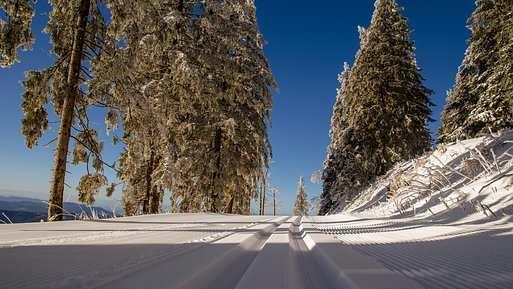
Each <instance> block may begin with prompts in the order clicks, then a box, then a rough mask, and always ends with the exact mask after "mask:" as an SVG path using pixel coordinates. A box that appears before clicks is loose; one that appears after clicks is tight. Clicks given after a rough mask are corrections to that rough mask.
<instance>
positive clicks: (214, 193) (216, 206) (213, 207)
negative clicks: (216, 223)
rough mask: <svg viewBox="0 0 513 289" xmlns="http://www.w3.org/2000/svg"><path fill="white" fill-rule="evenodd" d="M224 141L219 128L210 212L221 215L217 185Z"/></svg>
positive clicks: (215, 138) (215, 147) (216, 136)
mask: <svg viewBox="0 0 513 289" xmlns="http://www.w3.org/2000/svg"><path fill="white" fill-rule="evenodd" d="M222 139H223V132H222V130H221V128H218V129H217V130H216V135H215V137H214V145H213V149H214V155H215V156H216V163H215V171H214V172H213V174H212V180H211V183H210V188H211V191H210V197H211V202H212V204H211V206H210V211H211V212H212V213H219V202H220V200H219V192H218V191H217V186H216V183H217V181H218V179H219V176H220V174H221V145H222Z"/></svg>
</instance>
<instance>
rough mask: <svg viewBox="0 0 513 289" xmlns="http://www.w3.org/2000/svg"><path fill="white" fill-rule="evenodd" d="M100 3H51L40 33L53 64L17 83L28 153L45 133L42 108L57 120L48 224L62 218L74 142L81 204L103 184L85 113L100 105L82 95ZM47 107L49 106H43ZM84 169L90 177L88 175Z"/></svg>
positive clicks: (101, 22) (97, 41) (100, 23)
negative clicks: (79, 168)
mask: <svg viewBox="0 0 513 289" xmlns="http://www.w3.org/2000/svg"><path fill="white" fill-rule="evenodd" d="M102 3H103V2H102V1H100V0H92V1H90V0H73V1H69V0H52V1H50V4H51V5H52V11H51V12H50V15H49V22H48V25H47V27H46V29H45V32H46V33H48V34H50V40H51V42H52V45H53V46H52V52H53V54H54V55H55V58H56V60H55V62H54V63H53V64H52V65H51V66H50V67H48V68H46V69H43V70H40V71H29V72H27V73H26V79H25V80H24V81H23V85H24V88H25V91H24V94H23V101H22V110H23V114H24V116H23V119H22V132H23V135H24V136H25V140H26V144H27V146H28V147H29V148H33V147H35V146H36V145H37V144H38V142H39V140H40V138H41V137H42V135H43V133H44V132H45V131H46V130H47V129H48V112H47V109H48V108H50V107H51V108H53V111H54V113H55V115H57V117H58V118H59V123H60V125H59V132H58V136H57V137H56V138H55V140H57V148H56V152H55V161H54V171H53V177H52V187H51V191H50V200H49V219H50V220H59V219H61V218H62V198H63V191H64V180H65V173H66V163H67V155H68V150H69V148H68V147H69V145H70V140H74V141H73V142H72V143H73V145H74V148H73V149H72V150H73V160H72V162H73V164H80V163H84V164H85V165H86V168H87V173H86V175H85V176H84V177H82V179H81V181H80V183H79V185H78V187H77V190H78V192H79V197H80V200H81V201H84V202H85V203H88V204H90V203H92V202H94V194H96V193H97V192H98V190H99V189H100V187H101V186H103V185H106V184H107V182H106V179H105V177H104V176H103V166H104V164H105V163H104V162H103V160H102V157H101V153H102V150H103V143H102V142H101V141H100V140H99V137H98V133H97V131H96V128H93V127H91V124H90V121H89V117H88V114H89V112H88V111H89V109H90V108H91V107H92V106H97V105H101V106H103V104H102V100H101V99H96V98H94V95H91V94H90V93H88V89H87V84H88V83H87V80H89V79H90V78H91V73H90V71H89V68H90V65H89V64H90V62H91V61H92V60H94V59H96V58H97V57H99V56H100V55H101V54H102V52H103V50H102V46H103V42H104V40H103V39H104V32H105V29H106V24H105V19H104V16H103V15H102V7H101V5H102ZM49 104H51V106H49ZM90 167H92V169H94V172H92V171H90Z"/></svg>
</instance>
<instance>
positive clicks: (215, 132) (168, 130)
mask: <svg viewBox="0 0 513 289" xmlns="http://www.w3.org/2000/svg"><path fill="white" fill-rule="evenodd" d="M109 8H110V10H111V12H112V22H111V24H110V27H109V30H108V35H109V39H108V41H107V44H106V45H107V46H108V47H110V48H111V50H112V51H113V53H111V54H110V55H108V56H105V57H102V58H101V59H99V61H98V62H95V63H93V70H94V73H95V75H96V76H97V77H96V78H95V79H94V81H93V82H91V87H92V89H91V92H92V93H93V94H95V95H97V97H98V98H104V97H105V98H106V99H108V102H109V103H112V105H114V106H116V107H118V108H119V109H120V110H121V113H122V116H121V119H122V123H123V128H124V130H125V135H124V137H123V141H124V142H125V144H126V149H125V152H124V154H123V156H122V160H121V163H122V165H121V173H120V177H121V179H122V180H123V181H124V182H125V188H124V195H125V197H124V200H126V202H127V203H126V204H125V207H126V208H127V209H129V210H130V212H132V213H137V212H143V213H144V212H145V210H144V207H145V205H144V204H145V203H148V202H150V203H151V201H149V200H148V198H154V199H156V197H157V195H158V196H162V192H163V190H169V191H170V192H171V193H172V197H171V204H172V208H173V211H184V212H198V211H212V212H223V211H224V212H228V213H232V212H233V213H249V204H250V201H251V198H253V197H255V196H256V195H257V194H258V193H259V192H263V190H264V188H265V176H266V168H267V165H268V162H269V157H270V146H269V142H268V138H267V132H266V128H267V122H268V118H269V112H270V109H271V105H272V100H271V93H270V89H271V88H272V87H273V86H274V80H273V77H272V74H271V72H270V69H269V65H268V63H267V60H266V58H265V56H264V54H263V42H264V41H263V39H262V36H261V35H260V33H259V31H258V27H257V25H256V16H255V7H254V3H253V1H182V0H168V1H156V0H155V1H132V2H131V3H130V5H126V3H125V1H121V0H112V1H109ZM152 159H153V161H151V160H152ZM154 188H156V189H154ZM145 192H146V193H145ZM147 192H156V194H153V193H147ZM134 204H135V205H134ZM134 208H135V209H134Z"/></svg>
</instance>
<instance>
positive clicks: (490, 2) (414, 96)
mask: <svg viewBox="0 0 513 289" xmlns="http://www.w3.org/2000/svg"><path fill="white" fill-rule="evenodd" d="M401 12H402V8H401V7H399V6H398V4H397V3H396V1H395V0H377V1H376V3H375V11H374V15H373V17H372V21H371V24H370V26H369V28H368V29H365V28H360V29H359V30H360V42H361V43H360V49H359V51H358V53H357V55H356V59H355V61H354V64H353V65H352V66H350V65H349V64H345V67H344V71H343V72H342V73H341V74H340V76H339V80H340V83H341V86H340V88H339V89H338V93H337V98H336V102H335V105H334V108H333V116H332V120H331V131H330V138H331V141H330V144H329V147H328V153H327V157H326V160H325V162H324V170H323V176H322V178H323V192H322V194H321V208H320V212H319V213H320V214H326V213H328V212H330V211H333V210H334V209H336V208H343V207H344V206H345V205H346V204H347V203H350V202H351V201H352V200H353V199H354V198H355V197H356V196H358V194H359V193H360V192H361V191H363V190H364V189H365V188H366V187H367V186H368V185H369V184H370V182H372V181H373V180H374V179H375V178H376V177H378V176H380V175H383V174H385V173H386V172H387V171H388V170H389V169H390V168H391V167H392V166H393V165H394V164H395V163H397V162H399V161H403V160H407V159H411V158H413V157H415V156H418V155H421V154H423V153H424V152H425V151H427V150H430V149H431V146H432V140H431V137H430V134H429V131H428V127H427V125H428V122H429V121H431V118H430V115H431V106H432V103H431V102H430V100H429V96H430V94H431V91H430V90H429V89H428V88H426V87H425V86H424V85H423V84H422V82H423V78H422V76H421V74H420V69H419V67H418V65H417V62H416V59H415V55H414V45H413V43H412V41H411V39H410V29H409V28H408V24H407V20H406V18H405V17H404V16H402V14H401ZM468 25H469V28H470V30H471V33H472V36H471V38H470V41H469V48H468V50H467V52H466V55H465V59H464V61H463V64H462V65H461V67H460V69H459V72H458V75H457V78H456V84H455V86H454V89H453V90H451V91H450V92H449V94H448V99H447V105H446V107H445V110H444V112H443V114H442V120H441V123H442V124H441V128H440V130H439V133H438V139H437V142H438V143H446V142H452V141H457V140H461V139H467V138H472V137H477V136H481V135H485V134H488V133H489V132H496V131H500V130H502V129H506V128H513V59H512V58H511V56H512V55H513V1H512V0H479V1H476V10H475V12H474V13H473V15H472V16H471V17H470V19H469V21H468Z"/></svg>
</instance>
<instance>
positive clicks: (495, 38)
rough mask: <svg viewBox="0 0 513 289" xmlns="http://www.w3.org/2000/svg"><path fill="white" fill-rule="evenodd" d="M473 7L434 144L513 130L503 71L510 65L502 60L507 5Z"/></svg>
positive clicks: (500, 0)
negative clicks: (461, 57) (465, 44)
mask: <svg viewBox="0 0 513 289" xmlns="http://www.w3.org/2000/svg"><path fill="white" fill-rule="evenodd" d="M476 5H477V6H476V9H475V11H474V13H473V14H472V16H471V17H470V19H469V21H468V22H469V28H470V30H471V33H472V35H471V38H470V41H469V47H468V49H467V52H466V54H465V58H464V60H463V63H462V65H461V66H460V69H459V71H458V75H457V77H456V83H455V86H454V89H453V90H452V91H451V92H450V93H449V95H448V99H447V104H446V106H445V109H444V112H443V114H442V124H441V127H440V129H439V132H438V142H440V143H444V142H449V141H455V140H457V139H465V138H472V137H476V136H480V135H484V134H487V133H489V131H490V130H491V131H499V130H502V129H505V128H511V127H513V108H512V106H511V103H510V99H511V89H512V85H511V76H510V74H511V73H510V72H511V68H509V71H508V67H511V65H512V64H511V62H512V61H511V57H504V56H505V55H506V54H507V52H506V51H507V49H508V48H507V47H508V43H511V41H512V40H511V37H510V36H508V35H507V33H508V32H507V31H508V25H511V18H512V17H513V16H512V15H511V6H512V5H513V3H512V2H511V1H510V0H480V1H476ZM508 22H509V24H508ZM501 56H502V57H501ZM508 78H509V79H510V80H509V81H508Z"/></svg>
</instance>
